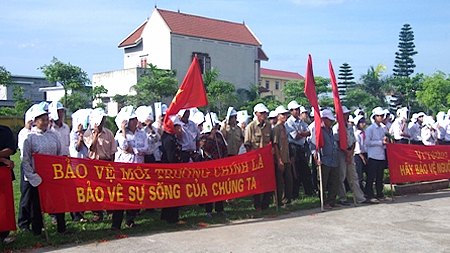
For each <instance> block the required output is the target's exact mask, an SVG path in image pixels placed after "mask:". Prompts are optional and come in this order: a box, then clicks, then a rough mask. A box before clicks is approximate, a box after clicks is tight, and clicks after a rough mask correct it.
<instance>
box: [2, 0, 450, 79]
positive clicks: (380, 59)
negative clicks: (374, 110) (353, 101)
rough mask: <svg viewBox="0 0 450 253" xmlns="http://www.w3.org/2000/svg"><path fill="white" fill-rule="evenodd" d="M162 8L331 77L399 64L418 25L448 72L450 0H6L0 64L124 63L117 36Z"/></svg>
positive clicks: (287, 65) (285, 64) (272, 61)
mask: <svg viewBox="0 0 450 253" xmlns="http://www.w3.org/2000/svg"><path fill="white" fill-rule="evenodd" d="M155 4H157V6H158V8H161V9H165V10H171V11H177V10H178V9H180V11H181V12H183V13H188V14H194V15H199V16H205V17H211V18H216V19H222V20H228V21H233V22H243V21H245V23H246V24H247V25H248V26H249V27H250V29H251V30H252V31H253V32H254V34H255V35H256V36H257V37H258V39H259V40H260V41H261V43H262V45H263V50H264V51H265V52H266V54H267V55H268V57H269V61H268V62H263V63H262V67H264V68H271V69H278V70H286V71H293V72H298V73H300V74H301V75H304V74H305V66H306V61H307V56H308V54H311V55H312V58H313V66H314V74H315V75H316V76H323V77H327V78H328V77H329V73H328V59H331V61H332V63H333V66H334V69H335V73H336V75H337V73H338V72H339V66H340V65H341V64H342V63H344V62H347V63H349V64H350V66H351V67H352V69H353V74H354V76H355V77H356V78H357V79H359V78H360V76H361V75H362V74H365V73H366V72H367V69H368V68H369V67H370V66H376V65H377V64H379V63H382V64H385V65H386V66H387V70H386V71H387V74H392V68H393V66H394V60H395V52H396V51H398V42H399V41H398V36H399V32H400V29H401V27H402V26H403V24H405V23H409V24H410V25H411V26H412V28H413V31H414V35H415V40H414V42H415V45H416V51H418V52H419V53H418V54H417V55H416V56H415V57H414V61H415V64H416V65H417V67H416V71H415V72H416V73H424V74H426V75H431V74H433V73H435V72H436V71H437V70H440V71H443V72H445V73H450V60H449V59H450V50H449V47H450V18H449V15H448V10H450V1H448V0H431V1H423V0H390V1H387V0H378V1H372V0H262V1H256V0H255V1H250V0H218V1H201V0H193V1H180V0H170V1H167V0H165V1H163V0H160V1H145V0H128V1H106V0H103V1H100V0H76V1H61V0H40V1H31V0H16V1H8V3H7V4H6V3H4V4H3V5H2V15H0V66H4V67H5V68H6V69H7V70H8V71H10V72H11V73H12V74H14V75H27V76H43V74H42V72H41V71H40V70H38V67H40V66H42V65H44V64H49V63H50V61H51V59H52V57H53V56H56V57H57V58H58V59H59V60H61V61H63V62H66V63H67V62H70V63H71V64H74V65H77V66H79V67H81V68H82V69H83V70H85V71H86V72H87V73H88V74H89V77H90V78H92V74H93V73H99V72H106V71H112V70H117V69H121V68H123V50H121V49H118V48H117V45H118V44H119V42H120V41H121V40H122V39H124V38H125V37H126V36H127V35H128V34H129V33H130V32H132V31H133V30H134V29H135V28H137V27H138V26H139V25H140V24H141V23H142V22H143V21H144V20H145V19H146V18H147V17H148V16H149V15H150V14H151V12H152V10H153V8H154V6H155Z"/></svg>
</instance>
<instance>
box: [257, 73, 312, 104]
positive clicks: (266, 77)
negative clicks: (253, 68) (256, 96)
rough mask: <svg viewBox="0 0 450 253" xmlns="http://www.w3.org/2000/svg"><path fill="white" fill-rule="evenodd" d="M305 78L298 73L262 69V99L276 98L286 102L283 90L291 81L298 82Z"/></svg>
mask: <svg viewBox="0 0 450 253" xmlns="http://www.w3.org/2000/svg"><path fill="white" fill-rule="evenodd" d="M304 79H305V78H304V77H303V76H302V75H300V74H299V73H296V72H289V71H282V70H274V69H266V68H261V82H260V89H259V90H260V91H262V92H261V97H265V96H275V97H276V98H277V99H278V100H279V101H281V102H284V101H285V100H286V98H285V96H284V94H283V92H282V89H283V88H284V86H285V85H286V83H287V82H289V81H294V82H298V81H301V80H304Z"/></svg>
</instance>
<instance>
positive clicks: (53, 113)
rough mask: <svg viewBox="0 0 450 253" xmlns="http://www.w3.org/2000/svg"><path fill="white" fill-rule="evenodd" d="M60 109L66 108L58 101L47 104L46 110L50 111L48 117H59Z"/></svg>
mask: <svg viewBox="0 0 450 253" xmlns="http://www.w3.org/2000/svg"><path fill="white" fill-rule="evenodd" d="M60 109H63V110H66V108H65V107H64V106H63V105H62V104H61V103H60V102H57V101H53V102H52V103H51V104H50V105H49V106H48V110H49V112H50V117H51V118H52V119H53V120H58V119H59V116H58V110H60Z"/></svg>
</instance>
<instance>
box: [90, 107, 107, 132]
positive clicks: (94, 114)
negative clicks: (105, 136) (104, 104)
mask: <svg viewBox="0 0 450 253" xmlns="http://www.w3.org/2000/svg"><path fill="white" fill-rule="evenodd" d="M105 116H106V113H105V110H103V108H95V109H94V110H92V111H91V114H90V115H89V125H90V126H91V128H92V129H93V128H94V125H95V124H97V125H100V123H101V122H102V120H103V117H105Z"/></svg>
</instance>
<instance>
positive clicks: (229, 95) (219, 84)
mask: <svg viewBox="0 0 450 253" xmlns="http://www.w3.org/2000/svg"><path fill="white" fill-rule="evenodd" d="M206 95H207V96H208V102H209V105H210V108H211V110H212V111H217V114H218V116H219V118H220V117H221V115H222V114H225V113H226V110H227V109H228V107H229V106H231V105H234V104H235V103H236V102H237V101H238V99H237V95H236V88H235V87H234V84H232V83H230V82H226V81H213V82H211V83H210V84H209V85H208V87H207V88H206Z"/></svg>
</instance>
